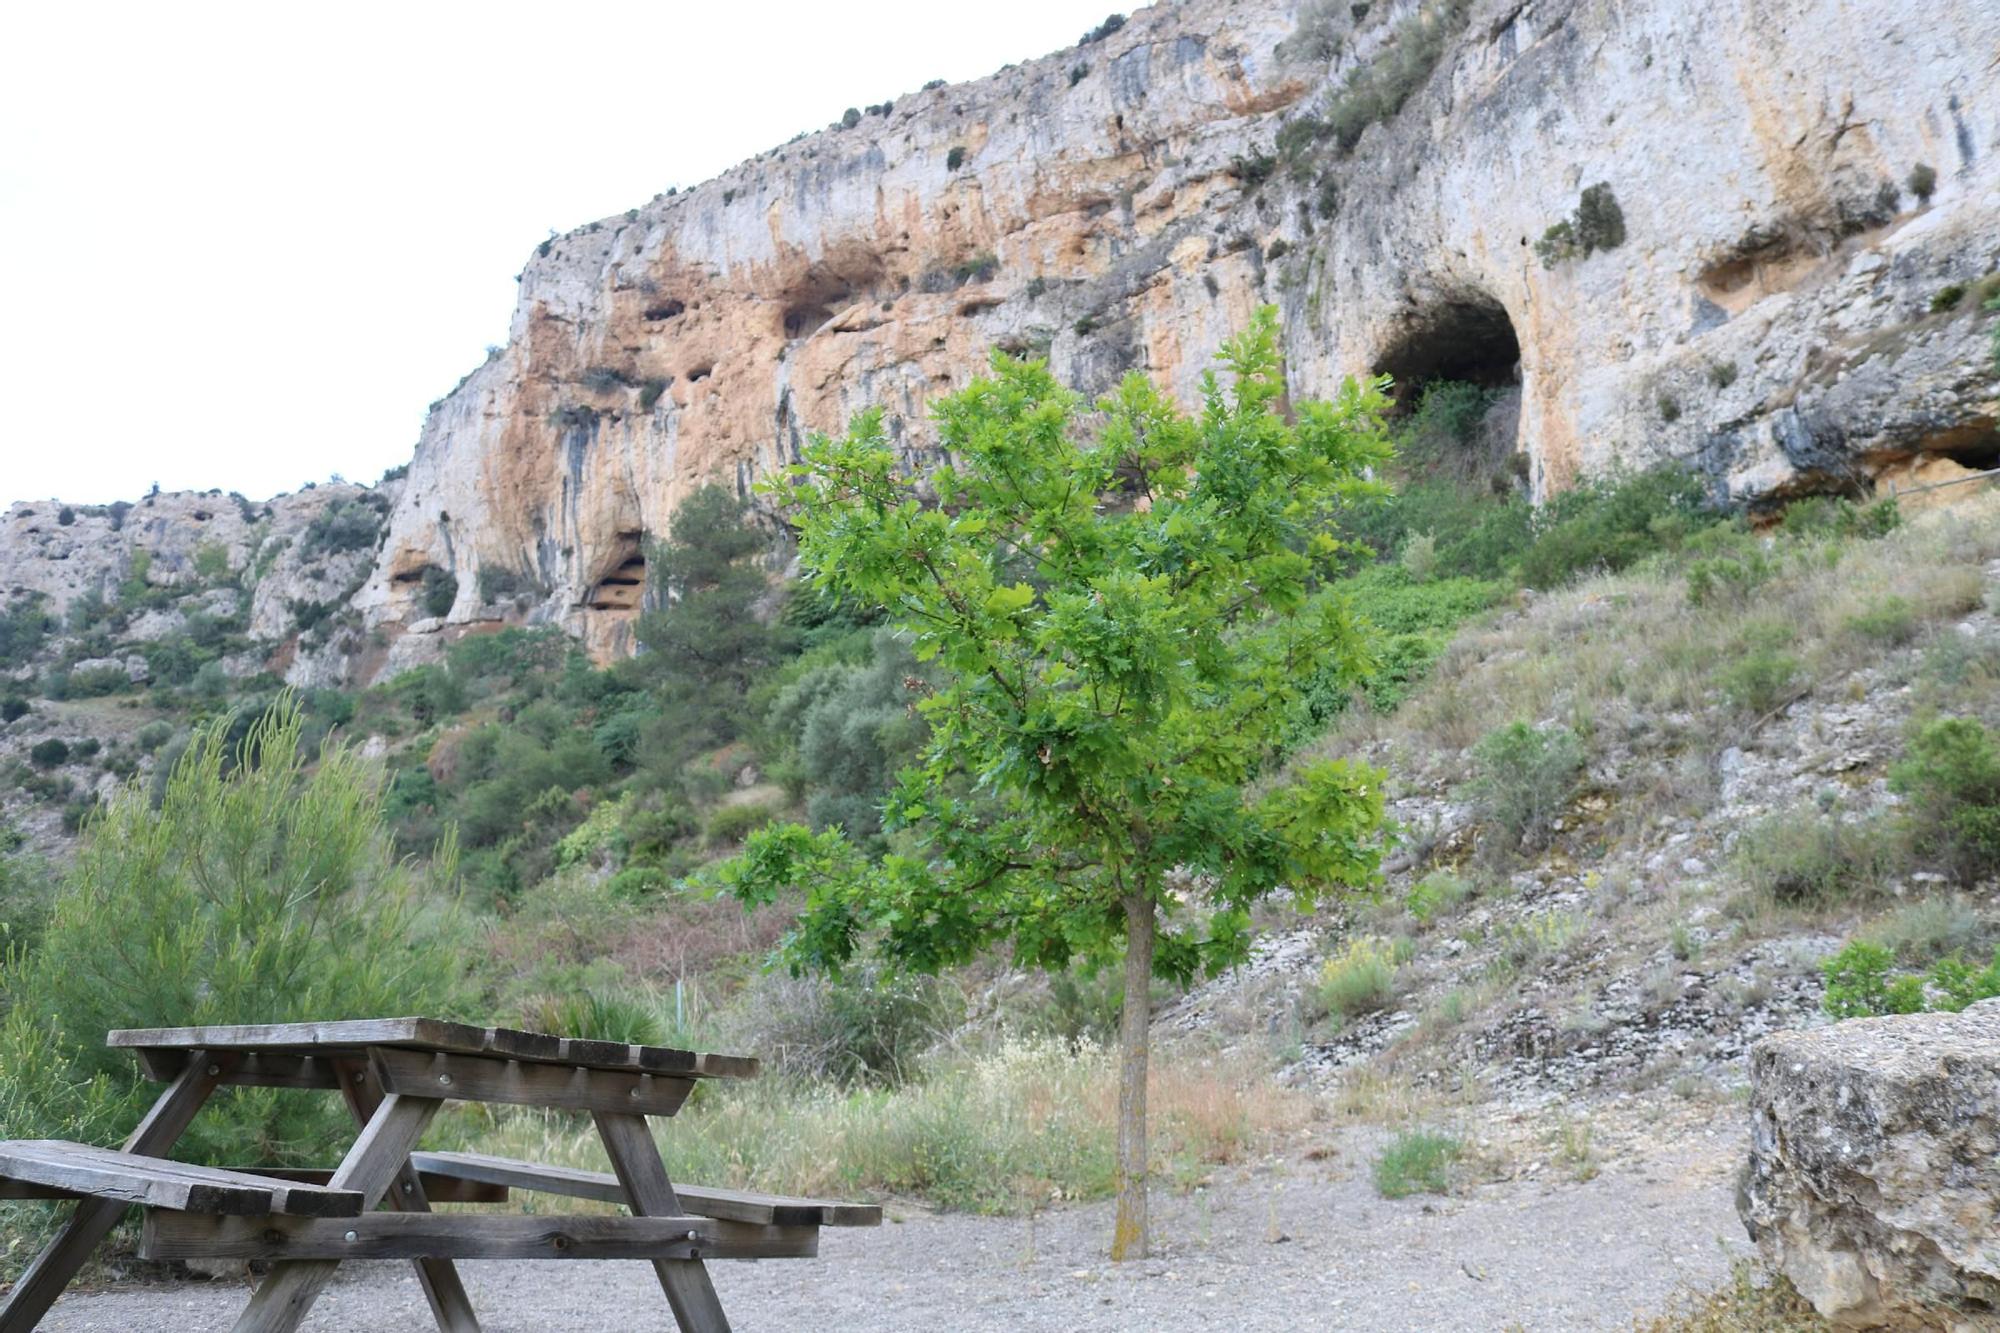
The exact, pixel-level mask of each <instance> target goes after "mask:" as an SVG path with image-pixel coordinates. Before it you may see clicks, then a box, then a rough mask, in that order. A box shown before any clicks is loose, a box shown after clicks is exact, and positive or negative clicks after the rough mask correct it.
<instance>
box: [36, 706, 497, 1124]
mask: <svg viewBox="0 0 2000 1333" xmlns="http://www.w3.org/2000/svg"><path fill="white" fill-rule="evenodd" d="M302 722H303V718H302V715H301V714H300V712H299V710H298V707H297V705H296V703H294V702H292V701H290V700H285V701H282V702H280V703H279V704H278V705H276V706H275V707H273V709H272V710H271V711H270V712H269V713H267V714H266V715H264V716H263V717H262V718H260V719H258V720H257V721H256V722H255V723H254V724H253V725H251V726H250V727H249V730H248V734H247V736H246V737H245V738H244V740H243V743H242V745H241V747H240V748H237V747H235V746H232V745H231V744H230V743H229V740H228V737H229V735H230V730H231V722H230V720H228V719H220V720H217V721H216V722H213V723H211V724H209V725H207V726H205V727H203V728H202V729H201V730H200V731H199V732H198V733H197V736H196V738H195V741H194V743H193V744H192V745H190V746H189V747H188V749H187V751H186V753H185V754H184V755H183V757H182V758H181V760H180V762H179V763H178V764H177V765H176V766H175V768H174V770H173V773H172V775H171V777H170V778H169V780H168V781H167V782H166V783H165V787H164V792H163V794H162V797H161V800H160V802H159V805H158V808H157V809H156V808H155V807H154V803H153V801H152V800H151V799H149V796H148V793H147V791H146V790H145V789H144V788H143V787H142V786H139V785H137V784H131V785H127V786H126V787H124V788H123V789H122V790H121V791H120V792H119V793H118V794H117V795H116V796H115V797H114V798H113V799H112V800H111V802H110V803H109V805H107V806H106V807H105V808H104V809H103V810H102V811H101V812H100V813H99V814H98V815H97V816H96V817H95V818H94V819H93V820H92V821H91V823H90V824H89V825H88V827H87V828H86V829H85V832H84V838H83V842H82V844H81V845H80V847H79V848H78V850H77V853H76V859H75V861H74V863H73V865H72V866H71V868H70V870H69V871H68V873H67V874H66V875H65V877H64V879H63V882H62V884H61V887H60V889H59V890H58V892H57V894H56V897H55V901H54V904H53V907H52V910H51V915H50V919H49V924H48V926H47V929H46V932H45V934H44V935H43V938H42V941H41V943H40V944H39V945H38V946H37V947H36V948H35V949H34V950H33V951H32V952H30V953H27V954H26V955H16V956H14V957H12V958H10V959H9V960H8V961H7V962H6V964H5V966H4V968H3V969H0V996H3V997H4V1002H5V1005H6V1007H7V1012H6V1017H5V1021H4V1023H0V1067H4V1068H6V1070H7V1071H8V1077H7V1078H6V1079H5V1080H4V1081H0V1136H5V1137H10V1138H54V1137H59V1138H73V1139H79V1140H82V1141H84V1142H116V1141H117V1140H118V1139H119V1138H120V1137H122V1135H123V1134H124V1133H125V1132H126V1131H127V1130H129V1129H130V1127H131V1125H132V1124H133V1122H134V1121H136V1119H137V1118H138V1116H139V1114H140V1112H141V1111H142V1110H143V1108H144V1107H145V1106H146V1105H147V1104H148V1103H149V1102H150V1101H151V1100H152V1098H153V1097H154V1095H156V1093H157V1091H158V1089H157V1088H155V1087H151V1086H149V1085H147V1084H146V1083H145V1082H144V1081H143V1080H142V1079H141V1077H140V1076H139V1071H138V1069H137V1067H136V1066H135V1065H134V1064H133V1063H132V1061H131V1060H130V1059H128V1058H126V1056H125V1053H124V1052H120V1051H112V1050H108V1049H106V1048H105V1046H104V1044H103V1039H104V1033H105V1031H106V1030H107V1029H110V1028H121V1027H155V1026H179V1025H191V1024H210V1023H250V1022H259V1023H282V1022H292V1021H304V1020H308V1019H323V1018H325V1017H326V1016H327V1015H329V1014H341V1015H348V1016H351V1017H355V1018H364V1017H373V1016H387V1015H393V1014H407V1013H437V1014H443V1015H447V1016H449V1015H453V1014H456V1013H457V1012H459V1005H460V1002H461V1000H462V998H463V996H462V991H461V986H460V978H461V976H462V973H463V968H464V965H465V964H464V960H465V957H466V955H465V953H464V951H463V950H462V949H460V948H459V947H458V944H459V942H458V941H457V940H456V939H455V938H453V936H454V933H455V932H454V924H455V918H454V917H453V916H452V914H451V913H450V912H449V911H448V910H446V899H445V898H444V896H443V895H444V893H445V891H446V889H447V887H448V886H449V884H450V881H451V876H452V865H453V857H452V853H451V848H450V845H449V844H448V843H447V844H446V845H445V846H443V847H442V848H440V853H439V856H438V857H437V858H436V859H435V860H434V861H433V863H432V865H431V867H430V869H429V871H428V873H427V875H425V876H423V877H421V878H420V877H419V876H418V873H417V872H416V871H414V870H413V869H411V868H410V867H409V866H408V865H407V863H404V862H402V861H400V860H399V859H398V858H397V857H396V856H395V855H394V854H393V852H392V850H391V849H390V847H389V845H388V840H387V838H386V837H385V836H384V833H383V827H382V819H381V803H380V795H381V792H380V783H379V779H378V777H377V775H376V770H375V766H374V765H372V764H370V763H367V762H364V761H363V760H361V759H360V758H358V757H357V756H355V755H354V754H353V753H352V752H350V751H347V750H344V749H341V748H338V747H335V748H331V749H328V750H326V751H325V752H323V753H322V754H321V755H320V756H319V758H318V760H317V763H316V764H315V765H314V767H313V768H312V770H311V772H310V773H308V771H307V758H308V756H307V754H306V752H305V749H304V747H303V746H302V744H301V726H302ZM352 1139H353V1126H352V1125H351V1123H349V1121H348V1118H347V1115H346V1112H345V1110H344V1109H343V1108H340V1107H338V1106H337V1105H335V1104H331V1103H329V1102H328V1100H327V1099H325V1098H310V1099H307V1098H298V1097H296V1096H290V1095H287V1094H285V1093H281V1092H277V1091H275V1090H262V1089H254V1090H251V1089H246V1090H243V1091H239V1092H236V1093H234V1094H232V1095H231V1096H230V1097H228V1098H226V1099H220V1100H218V1101H217V1103H215V1104H214V1105H213V1106H212V1107H211V1108H210V1110H209V1111H208V1113H207V1114H205V1115H204V1116H202V1117H201V1118H200V1119H198V1120H196V1121H195V1123H194V1127H193V1129H192V1130H191V1132H190V1133H189V1135H188V1137H187V1138H186V1139H184V1140H183V1141H182V1147H181V1149H180V1151H181V1152H185V1153H186V1154H188V1156H189V1157H190V1158H191V1159H192V1160H195V1161H208V1162H216V1161H228V1162H241V1161H242V1160H244V1159H245V1158H252V1159H254V1158H257V1157H260V1156H267V1157H269V1158H271V1159H273V1160H276V1161H282V1162H312V1161H315V1160H318V1159H323V1158H324V1157H326V1156H328V1155H332V1154H337V1153H338V1152H339V1151H340V1150H341V1149H342V1148H344V1147H345V1145H347V1144H348V1143H349V1142H351V1141H352Z"/></svg>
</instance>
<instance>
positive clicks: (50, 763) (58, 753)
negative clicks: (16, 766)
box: [28, 736, 69, 768]
mask: <svg viewBox="0 0 2000 1333" xmlns="http://www.w3.org/2000/svg"><path fill="white" fill-rule="evenodd" d="M28 758H29V760H30V761H31V762H32V763H33V764H34V765H35V767H36V768H57V767H60V766H61V765H63V764H66V763H68V762H69V746H68V745H66V744H65V743H63V742H62V741H59V740H57V739H56V738H55V737H53V736H51V737H49V738H48V739H47V740H45V741H36V742H35V746H34V748H33V749H31V750H29V751H28Z"/></svg>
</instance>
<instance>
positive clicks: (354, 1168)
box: [236, 1093, 444, 1333]
mask: <svg viewBox="0 0 2000 1333" xmlns="http://www.w3.org/2000/svg"><path fill="white" fill-rule="evenodd" d="M443 1105H444V1103H443V1102H441V1101H439V1100H437V1099H436V1098H434V1097H405V1096H400V1095H398V1094H395V1093H391V1094H390V1095H389V1096H387V1097H384V1098H383V1099H382V1104H381V1105H380V1106H379V1107H377V1108H376V1111H375V1114H374V1115H372V1116H370V1117H369V1118H368V1124H367V1127H366V1128H364V1129H363V1130H362V1131H361V1137H360V1138H358V1139H356V1140H355V1141H354V1146H353V1147H352V1148H349V1149H348V1150H347V1156H346V1157H345V1158H343V1159H342V1160H341V1163H340V1169H339V1170H337V1171H335V1172H334V1173H333V1179H332V1180H331V1181H330V1182H328V1183H330V1184H331V1185H332V1186H333V1187H334V1188H335V1189H347V1190H356V1191H358V1192H359V1193H360V1195H361V1200H362V1203H361V1210H362V1211H363V1212H368V1211H369V1210H371V1209H373V1208H374V1207H375V1205H376V1204H378V1203H380V1202H381V1201H382V1196H383V1194H385V1193H387V1192H388V1189H389V1186H390V1185H391V1184H392V1183H394V1181H395V1179H396V1176H397V1173H399V1172H401V1171H403V1170H405V1169H406V1168H407V1166H408V1163H409V1160H410V1151H411V1149H413V1148H415V1147H416V1146H417V1140H418V1139H420V1138H422V1137H423V1133H424V1129H425V1127H426V1126H428V1125H429V1124H430V1122H431V1117H432V1116H434V1115H436V1114H437V1113H438V1108H439V1107H440V1106H443ZM339 1267H340V1261H339V1260H338V1259H288V1260H286V1261H284V1262H283V1263H280V1264H276V1265H274V1266H273V1267H272V1269H271V1271H270V1272H269V1273H268V1274H267V1275H265V1278H264V1280H263V1281H262V1282H260V1283H259V1284H258V1285H257V1292H256V1294H255V1295H254V1296H252V1297H251V1298H250V1304H249V1307H248V1308H246V1309H245V1310H244V1311H243V1314H242V1315H241V1317H239V1318H238V1319H237V1321H236V1333H292V1330H294V1329H296V1328H297V1327H298V1326H299V1321H300V1320H302V1319H304V1318H305V1317H306V1311H307V1310H309V1309H311V1308H312V1303H313V1302H314V1301H315V1300H317V1299H319V1294H320V1292H321V1291H322V1290H323V1289H324V1288H325V1287H326V1284H327V1282H328V1281H330V1280H331V1279H332V1277H333V1274H334V1270H335V1269H337V1268H339Z"/></svg>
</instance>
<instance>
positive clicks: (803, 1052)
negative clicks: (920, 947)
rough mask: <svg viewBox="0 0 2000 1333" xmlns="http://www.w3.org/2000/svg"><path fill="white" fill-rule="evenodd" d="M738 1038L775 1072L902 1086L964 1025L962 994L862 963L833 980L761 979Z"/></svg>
mask: <svg viewBox="0 0 2000 1333" xmlns="http://www.w3.org/2000/svg"><path fill="white" fill-rule="evenodd" d="M753 994H754V998H755V1002H754V1003H753V1004H751V1005H749V1006H747V1007H746V1012H747V1013H749V1014H750V1015H751V1017H750V1018H748V1019H747V1020H746V1026H745V1028H744V1030H743V1031H741V1032H739V1033H736V1034H733V1035H734V1036H735V1038H736V1040H737V1041H738V1042H739V1043H740V1044H742V1045H744V1046H747V1047H750V1048H753V1049H755V1050H756V1051H757V1052H758V1054H759V1055H760V1056H762V1057H763V1058H764V1059H765V1061H766V1063H767V1064H768V1065H769V1066H770V1067H771V1068H772V1069H773V1071H774V1072H778V1073H782V1074H789V1075H793V1076H796V1077H803V1078H809V1079H824V1080H830V1081H832V1082H835V1083H841V1084H853V1083H873V1084H895V1083H900V1082H902V1081H903V1080H904V1079H906V1078H907V1077H909V1076H910V1075H911V1074H913V1073H914V1072H915V1071H916V1066H917V1062H918V1059H919V1057H921V1056H922V1055H923V1053H924V1052H925V1051H927V1050H929V1049H930V1048H931V1047H932V1046H934V1045H936V1044H937V1043H938V1042H939V1041H940V1040H941V1039H943V1038H944V1037H945V1036H946V1035H947V1034H948V1033H950V1032H951V1031H953V1030H954V1029H955V1028H957V1026H958V1025H959V1024H960V1023H961V1022H962V1021H963V1020H964V1017H965V1001H964V997H963V995H961V994H960V992H959V991H958V989H957V988H956V987H955V986H953V985H952V984H951V983H950V982H948V981H944V980H941V979H939V978H937V977H933V976H919V975H911V974H906V973H899V972H891V971H887V970H884V969H882V968H881V967H879V966H877V965H874V964H868V965H865V966H861V967H855V968H851V969H849V970H848V971H847V972H846V973H844V974H843V975H842V976H841V977H839V978H838V979H827V978H824V977H780V976H775V975H773V976H767V977H765V978H763V979H761V980H760V981H759V982H758V983H757V990H756V991H755V992H753Z"/></svg>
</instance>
